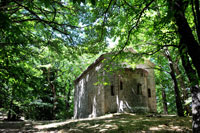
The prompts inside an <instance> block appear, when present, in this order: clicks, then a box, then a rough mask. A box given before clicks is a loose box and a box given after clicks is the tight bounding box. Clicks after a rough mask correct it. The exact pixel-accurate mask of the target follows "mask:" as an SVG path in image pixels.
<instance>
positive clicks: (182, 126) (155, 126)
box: [0, 113, 192, 133]
mask: <svg viewBox="0 0 200 133" xmlns="http://www.w3.org/2000/svg"><path fill="white" fill-rule="evenodd" d="M13 126H14V125H13ZM18 126H19V127H18V129H17V125H16V124H15V127H13V128H12V129H10V130H9V131H30V132H31V131H32V132H38V131H39V132H51V131H54V132H58V133H65V132H110V131H113V132H133V131H137V132H138V131H140V132H146V131H150V132H156V131H158V132H163V131H164V132H165V131H167V132H183V131H184V132H191V131H192V130H191V118H190V117H177V116H160V117H156V116H153V117H148V116H146V115H136V114H131V113H115V114H107V115H104V116H101V117H96V118H85V119H75V120H72V119H71V120H66V121H60V122H59V121H32V122H31V121H29V122H21V123H18ZM0 131H5V129H1V130H0Z"/></svg>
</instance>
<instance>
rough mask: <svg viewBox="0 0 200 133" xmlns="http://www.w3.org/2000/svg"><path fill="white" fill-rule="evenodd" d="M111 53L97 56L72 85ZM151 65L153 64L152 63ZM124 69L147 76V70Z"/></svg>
mask: <svg viewBox="0 0 200 133" xmlns="http://www.w3.org/2000/svg"><path fill="white" fill-rule="evenodd" d="M128 51H129V49H128ZM125 52H127V51H125ZM130 52H132V53H133V52H134V53H135V51H130ZM111 54H112V53H106V54H102V55H101V56H99V58H97V59H96V60H95V61H94V62H93V63H92V64H91V65H89V66H88V67H87V69H86V70H85V71H83V72H82V73H81V74H80V75H79V76H78V77H77V78H76V79H75V80H74V83H77V82H78V81H79V80H80V79H81V78H82V77H83V76H84V75H85V74H86V73H87V72H88V71H90V70H91V69H92V68H93V67H94V66H96V65H97V64H98V63H100V62H101V61H102V60H104V59H105V57H106V56H108V55H111ZM149 62H150V63H151V61H149ZM152 64H153V63H152ZM124 69H127V70H134V71H143V72H144V73H146V74H148V71H147V70H145V69H143V68H135V69H133V68H130V67H126V68H124Z"/></svg>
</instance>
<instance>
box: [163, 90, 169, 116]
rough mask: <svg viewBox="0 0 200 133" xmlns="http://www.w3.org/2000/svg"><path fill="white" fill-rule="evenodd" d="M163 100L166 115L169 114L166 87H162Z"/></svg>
mask: <svg viewBox="0 0 200 133" xmlns="http://www.w3.org/2000/svg"><path fill="white" fill-rule="evenodd" d="M162 99H163V111H164V114H168V107H167V99H166V93H165V88H164V87H162Z"/></svg>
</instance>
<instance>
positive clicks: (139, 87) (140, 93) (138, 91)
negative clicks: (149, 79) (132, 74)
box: [137, 83, 142, 95]
mask: <svg viewBox="0 0 200 133" xmlns="http://www.w3.org/2000/svg"><path fill="white" fill-rule="evenodd" d="M137 94H138V95H142V84H140V83H138V84H137Z"/></svg>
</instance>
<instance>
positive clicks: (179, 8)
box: [168, 0, 200, 132]
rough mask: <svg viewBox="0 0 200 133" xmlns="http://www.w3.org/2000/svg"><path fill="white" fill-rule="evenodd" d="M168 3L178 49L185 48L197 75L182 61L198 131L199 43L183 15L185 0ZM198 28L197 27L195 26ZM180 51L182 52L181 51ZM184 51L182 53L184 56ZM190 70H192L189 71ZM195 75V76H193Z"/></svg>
mask: <svg viewBox="0 0 200 133" xmlns="http://www.w3.org/2000/svg"><path fill="white" fill-rule="evenodd" d="M168 2H169V3H170V6H171V9H172V11H171V12H173V13H174V19H175V21H176V25H177V27H178V34H179V35H180V40H181V42H180V47H179V50H180V51H182V48H184V49H186V50H187V52H188V54H189V56H190V57H191V59H192V64H193V65H194V67H195V69H196V70H197V74H198V76H196V71H195V70H193V68H192V67H191V65H190V66H189V67H188V64H187V63H189V61H188V62H185V63H186V64H184V63H183V65H184V69H185V71H186V73H187V76H188V78H189V80H190V82H191V83H192V84H191V86H192V87H191V94H192V115H193V124H192V128H193V132H198V131H200V97H198V95H200V88H199V86H198V78H200V56H199V53H200V45H199V44H198V42H197V41H196V40H195V38H194V35H193V33H192V30H191V28H190V26H189V24H188V22H187V19H186V17H185V12H184V11H185V1H183V0H168ZM197 28H199V27H197ZM181 53H182V52H181ZM184 54H185V53H182V56H184ZM188 59H189V57H188V56H185V57H182V62H184V61H186V60H188ZM190 70H192V71H190ZM194 77H196V78H194Z"/></svg>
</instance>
